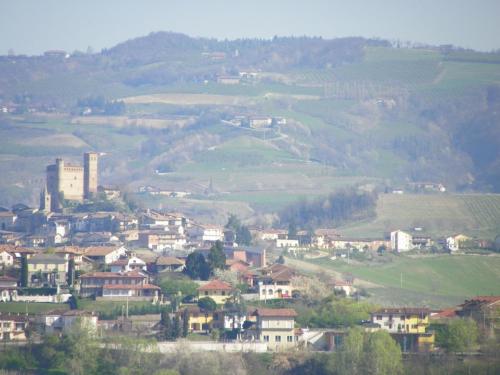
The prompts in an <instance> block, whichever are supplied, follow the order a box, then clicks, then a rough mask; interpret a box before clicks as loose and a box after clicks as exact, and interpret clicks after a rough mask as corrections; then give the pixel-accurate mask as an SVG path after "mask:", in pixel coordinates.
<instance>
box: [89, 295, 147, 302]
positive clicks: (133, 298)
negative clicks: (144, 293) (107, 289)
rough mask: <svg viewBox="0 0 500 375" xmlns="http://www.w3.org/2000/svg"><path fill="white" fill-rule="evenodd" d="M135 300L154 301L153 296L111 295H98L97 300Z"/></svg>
mask: <svg viewBox="0 0 500 375" xmlns="http://www.w3.org/2000/svg"><path fill="white" fill-rule="evenodd" d="M127 300H128V301H129V302H135V301H140V302H143V301H144V302H153V297H128V298H127V297H126V296H123V297H120V296H111V297H96V301H115V302H126V301H127Z"/></svg>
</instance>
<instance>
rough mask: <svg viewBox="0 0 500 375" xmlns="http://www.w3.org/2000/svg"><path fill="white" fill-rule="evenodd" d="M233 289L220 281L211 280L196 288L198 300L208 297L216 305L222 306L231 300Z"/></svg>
mask: <svg viewBox="0 0 500 375" xmlns="http://www.w3.org/2000/svg"><path fill="white" fill-rule="evenodd" d="M232 291H233V287H232V286H231V285H230V284H228V283H226V282H224V281H221V280H212V281H209V282H208V283H206V284H205V285H202V286H200V287H199V288H198V299H201V298H205V297H210V298H212V299H213V300H214V301H215V303H216V304H217V305H223V304H225V303H226V301H227V300H228V299H230V298H231V292H232Z"/></svg>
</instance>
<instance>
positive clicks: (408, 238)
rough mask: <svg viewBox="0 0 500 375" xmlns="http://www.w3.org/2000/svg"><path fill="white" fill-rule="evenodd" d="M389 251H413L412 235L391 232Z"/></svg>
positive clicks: (400, 231)
mask: <svg viewBox="0 0 500 375" xmlns="http://www.w3.org/2000/svg"><path fill="white" fill-rule="evenodd" d="M391 249H392V250H393V251H396V252H398V253H401V252H405V251H410V250H412V249H413V238H412V235H411V234H409V233H406V232H403V231H402V230H396V231H393V232H391Z"/></svg>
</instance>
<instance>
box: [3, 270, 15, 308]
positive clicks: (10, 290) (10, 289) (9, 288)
mask: <svg viewBox="0 0 500 375" xmlns="http://www.w3.org/2000/svg"><path fill="white" fill-rule="evenodd" d="M16 296H17V279H14V278H13V277H9V276H0V301H1V302H9V301H12V299H13V298H15V297H16Z"/></svg>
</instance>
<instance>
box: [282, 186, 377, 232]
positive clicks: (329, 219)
mask: <svg viewBox="0 0 500 375" xmlns="http://www.w3.org/2000/svg"><path fill="white" fill-rule="evenodd" d="M376 202H377V195H376V194H375V193H368V192H358V191H357V190H356V189H349V190H342V191H339V192H337V193H332V194H330V195H328V196H327V197H323V198H318V199H316V200H313V201H307V200H302V201H300V202H298V203H293V204H291V205H289V206H288V207H286V208H285V209H284V210H283V211H282V212H281V213H280V222H281V224H282V225H289V226H290V225H293V226H297V227H301V228H316V227H319V226H324V225H333V226H338V225H341V224H344V223H346V222H348V221H351V220H361V219H366V218H368V217H371V216H373V215H374V214H375V204H376Z"/></svg>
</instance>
